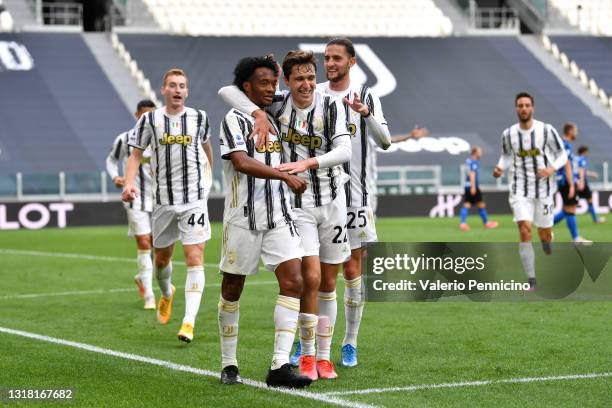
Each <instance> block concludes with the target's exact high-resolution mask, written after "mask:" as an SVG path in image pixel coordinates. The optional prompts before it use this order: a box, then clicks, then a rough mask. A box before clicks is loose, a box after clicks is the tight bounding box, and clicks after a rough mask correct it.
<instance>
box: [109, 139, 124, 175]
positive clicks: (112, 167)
mask: <svg viewBox="0 0 612 408" xmlns="http://www.w3.org/2000/svg"><path fill="white" fill-rule="evenodd" d="M124 134H125V133H123V134H121V135H119V136H117V138H116V139H115V142H114V143H113V148H112V149H111V151H110V153H109V154H108V156H107V157H106V172H107V173H108V175H109V176H110V178H111V179H112V180H113V183H114V184H115V186H116V187H123V184H124V183H125V177H122V176H120V175H119V162H120V161H121V160H122V159H123V158H124V157H125V152H126V149H125V141H124V140H123V135H124Z"/></svg>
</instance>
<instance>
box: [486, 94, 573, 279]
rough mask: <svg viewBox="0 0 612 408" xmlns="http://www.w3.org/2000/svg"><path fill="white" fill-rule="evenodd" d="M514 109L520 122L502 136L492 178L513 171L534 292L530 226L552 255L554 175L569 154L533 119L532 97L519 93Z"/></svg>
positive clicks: (517, 217)
mask: <svg viewBox="0 0 612 408" xmlns="http://www.w3.org/2000/svg"><path fill="white" fill-rule="evenodd" d="M515 108H516V114H517V116H518V119H519V121H518V123H516V124H515V125H512V126H511V127H509V128H508V129H506V130H504V132H503V134H502V137H501V144H502V149H501V150H502V153H501V157H500V158H499V162H498V163H497V166H495V169H494V170H493V176H494V177H501V176H502V174H503V173H504V171H505V170H506V169H508V168H509V169H510V176H509V180H510V183H509V187H510V196H509V202H510V207H511V208H512V212H513V213H514V221H515V222H516V223H517V226H518V230H519V236H520V243H519V255H520V257H521V262H522V264H523V269H524V270H525V273H526V274H527V276H528V278H529V287H530V290H531V291H533V290H535V289H536V274H535V255H534V251H533V246H532V244H531V225H532V224H535V226H536V227H538V235H539V236H540V241H541V242H542V246H543V248H544V251H545V252H546V253H550V251H551V245H550V243H551V241H552V226H553V210H554V204H553V195H554V193H555V192H556V183H555V181H554V175H555V172H556V171H557V170H559V169H560V168H562V167H563V166H565V163H566V162H567V153H566V152H565V149H564V148H563V141H562V140H561V138H560V137H559V134H558V133H557V131H556V130H555V128H554V127H552V126H551V125H549V124H547V123H544V122H540V121H538V120H535V119H534V118H533V112H534V101H533V97H532V96H531V95H530V94H528V93H527V92H521V93H519V94H518V95H517V96H516V98H515Z"/></svg>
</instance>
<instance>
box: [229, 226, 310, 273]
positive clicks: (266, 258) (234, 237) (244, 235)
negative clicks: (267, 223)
mask: <svg viewBox="0 0 612 408" xmlns="http://www.w3.org/2000/svg"><path fill="white" fill-rule="evenodd" d="M303 256H304V247H303V246H302V240H301V239H300V236H299V234H298V232H297V230H296V229H295V227H294V226H289V225H287V224H285V225H279V226H278V227H276V228H272V229H270V230H262V231H251V230H248V229H246V228H241V227H238V226H236V225H234V224H227V223H224V224H223V243H222V248H221V262H220V264H219V272H220V273H223V272H227V273H231V274H233V275H255V274H257V271H258V269H259V258H260V257H261V260H262V262H263V264H264V266H265V267H266V269H268V270H269V271H272V272H274V271H276V268H277V267H278V265H280V264H281V263H283V262H285V261H289V260H291V259H302V257H303Z"/></svg>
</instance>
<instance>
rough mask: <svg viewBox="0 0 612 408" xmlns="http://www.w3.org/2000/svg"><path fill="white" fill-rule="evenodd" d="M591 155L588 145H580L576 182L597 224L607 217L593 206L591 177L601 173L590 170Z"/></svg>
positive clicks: (577, 188) (579, 194)
mask: <svg viewBox="0 0 612 408" xmlns="http://www.w3.org/2000/svg"><path fill="white" fill-rule="evenodd" d="M588 156H589V148H588V147H587V146H580V147H579V148H578V157H577V158H576V167H577V168H578V181H577V182H576V191H577V194H578V197H580V198H584V199H585V200H586V201H587V204H588V208H589V214H591V218H592V219H593V222H594V223H596V224H603V223H604V222H606V218H605V217H600V216H598V215H597V212H596V211H595V207H594V206H593V192H592V191H591V188H590V187H589V179H588V178H589V177H592V178H595V179H596V178H597V177H599V175H598V174H597V173H596V172H594V171H590V170H589V163H588Z"/></svg>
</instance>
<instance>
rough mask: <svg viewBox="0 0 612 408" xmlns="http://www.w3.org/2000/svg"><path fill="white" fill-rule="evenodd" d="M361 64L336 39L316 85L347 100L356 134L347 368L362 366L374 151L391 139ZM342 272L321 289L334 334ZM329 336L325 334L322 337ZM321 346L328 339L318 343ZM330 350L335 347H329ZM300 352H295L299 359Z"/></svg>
mask: <svg viewBox="0 0 612 408" xmlns="http://www.w3.org/2000/svg"><path fill="white" fill-rule="evenodd" d="M355 63H356V53H355V48H354V46H353V44H352V43H351V41H350V40H348V39H346V38H337V39H333V40H331V41H330V42H329V43H328V44H327V46H326V47H325V72H326V76H327V79H328V81H327V82H324V83H320V84H318V85H317V89H318V90H320V91H321V92H323V93H324V94H326V95H331V96H333V97H335V98H338V99H339V100H342V102H343V104H342V106H343V109H344V112H345V116H346V121H347V127H348V129H349V131H350V134H351V144H352V156H351V160H350V162H347V163H344V166H343V167H344V171H345V172H346V173H347V174H349V175H350V178H351V179H350V181H349V182H348V183H346V184H345V185H344V194H345V197H346V202H347V231H348V238H349V242H350V246H351V257H350V258H349V260H348V261H346V262H345V263H344V268H343V274H344V283H345V291H344V306H345V308H344V313H345V318H346V331H345V335H344V339H343V341H342V359H341V362H342V365H343V366H345V367H353V366H355V365H357V334H358V331H359V325H360V323H361V316H362V312H363V298H362V284H361V262H362V257H363V251H364V243H367V242H375V241H376V240H377V235H376V227H375V224H374V213H373V210H372V207H371V197H372V196H374V195H375V192H374V191H373V190H374V189H375V184H376V182H375V177H376V174H375V169H374V168H373V167H374V160H372V158H373V156H374V151H373V150H374V149H375V148H376V147H377V146H378V147H380V148H382V149H387V148H388V147H389V146H390V144H391V136H390V134H389V129H388V127H387V121H386V119H385V117H384V114H383V110H382V105H381V103H380V99H379V98H378V97H377V96H376V95H375V94H374V93H373V92H372V91H371V89H370V88H368V87H367V86H365V85H358V84H356V83H354V82H351V80H350V68H351V67H352V66H353V65H355ZM336 279H337V271H334V270H329V269H328V270H325V269H324V270H323V273H322V275H321V286H320V287H319V317H321V316H327V317H328V319H329V327H330V330H329V331H330V332H331V333H332V334H333V328H334V326H335V323H336V316H337V301H336ZM321 334H322V335H324V334H325V333H321ZM317 342H318V344H319V345H321V344H324V342H325V339H324V338H323V337H320V338H317ZM330 347H331V345H330ZM300 351H301V350H296V354H298V353H299V352H300Z"/></svg>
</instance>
